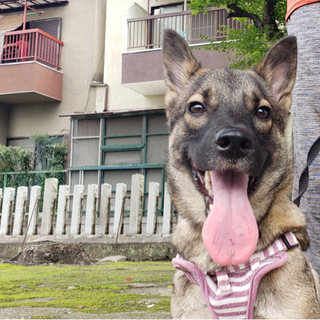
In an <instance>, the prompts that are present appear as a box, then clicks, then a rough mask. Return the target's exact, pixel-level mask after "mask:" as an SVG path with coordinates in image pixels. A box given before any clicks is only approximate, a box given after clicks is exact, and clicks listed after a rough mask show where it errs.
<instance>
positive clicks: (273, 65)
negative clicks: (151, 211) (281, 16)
mask: <svg viewBox="0 0 320 320" xmlns="http://www.w3.org/2000/svg"><path fill="white" fill-rule="evenodd" d="M296 61H297V44H296V38H295V37H286V38H283V39H282V40H281V41H279V42H278V43H276V44H275V45H274V46H273V47H272V48H271V49H270V50H269V52H268V53H267V55H266V56H265V58H264V59H263V60H262V61H261V63H260V64H259V65H258V66H257V67H256V68H255V69H252V70H247V71H241V70H236V69H226V68H224V69H217V70H208V69H203V68H201V66H200V64H199V63H198V62H197V61H196V60H195V59H194V57H193V55H192V53H191V50H190V49H189V46H188V44H187V43H186V42H185V40H184V39H183V38H182V37H180V36H179V35H178V34H177V33H176V32H174V31H172V30H167V31H166V33H165V36H164V43H163V62H164V70H165V80H166V84H167V86H168V91H167V94H166V105H167V118H168V122H169V126H170V129H171V135H170V139H169V151H168V165H167V173H168V182H169V186H170V189H171V194H172V197H173V200H174V203H175V205H176V207H177V209H178V211H179V213H181V214H182V216H183V217H184V218H186V219H187V220H190V221H191V222H192V224H193V225H194V226H195V228H201V230H202V240H203V243H204V245H205V247H206V249H207V251H208V252H209V254H210V256H211V258H212V259H213V260H214V261H215V262H217V263H218V264H221V265H230V264H239V263H243V262H245V261H246V260H248V259H249V258H250V256H251V255H252V253H253V252H254V250H255V248H256V245H257V242H258V237H259V231H258V226H257V223H259V222H260V221H261V220H262V219H264V218H265V216H266V214H267V212H268V209H269V207H270V204H271V202H272V201H273V199H274V197H275V194H276V192H277V190H278V189H277V188H278V187H279V185H281V184H283V181H284V180H285V179H286V177H285V175H286V174H288V167H290V166H291V164H290V160H289V156H288V151H287V145H286V142H285V138H284V129H285V125H286V121H287V116H288V111H289V109H290V106H291V90H292V88H293V85H294V80H295V74H296V63H297V62H296ZM290 170H291V169H290ZM290 174H291V171H290Z"/></svg>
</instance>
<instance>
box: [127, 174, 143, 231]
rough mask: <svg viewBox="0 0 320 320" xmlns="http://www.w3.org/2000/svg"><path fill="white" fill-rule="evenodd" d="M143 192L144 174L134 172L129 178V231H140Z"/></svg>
mask: <svg viewBox="0 0 320 320" xmlns="http://www.w3.org/2000/svg"><path fill="white" fill-rule="evenodd" d="M143 193H144V176H143V175H142V174H139V173H137V174H134V175H133V176H132V180H131V197H130V233H131V234H138V233H141V220H142V203H143Z"/></svg>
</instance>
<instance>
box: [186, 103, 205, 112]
mask: <svg viewBox="0 0 320 320" xmlns="http://www.w3.org/2000/svg"><path fill="white" fill-rule="evenodd" d="M188 110H189V112H190V113H194V114H201V113H204V112H206V111H207V109H206V108H205V107H204V106H203V105H202V104H201V103H199V102H191V103H190V104H189V107H188Z"/></svg>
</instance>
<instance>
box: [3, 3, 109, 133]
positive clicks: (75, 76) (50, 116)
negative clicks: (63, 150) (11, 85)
mask: <svg viewBox="0 0 320 320" xmlns="http://www.w3.org/2000/svg"><path fill="white" fill-rule="evenodd" d="M105 8H106V0H90V1H87V0H76V1H70V2H69V4H68V5H67V6H64V7H56V8H46V9H43V11H44V12H43V13H42V14H41V16H40V17H39V16H37V15H30V16H28V21H31V20H38V19H49V18H55V17H61V18H62V27H61V40H62V41H63V42H64V47H63V49H62V72H63V92H62V102H61V103H56V102H53V103H47V104H42V103H38V104H37V103H33V104H21V105H11V106H10V121H9V126H8V136H9V137H11V138H12V137H25V136H29V135H31V134H34V133H38V132H41V133H45V132H47V133H48V134H52V135H58V134H59V135H60V134H67V133H69V130H70V120H69V118H68V117H65V118H61V117H59V115H61V114H70V113H74V112H75V111H81V112H83V111H94V110H95V109H96V106H95V102H96V97H95V95H96V94H95V93H96V92H95V91H96V88H95V87H91V86H90V83H91V80H95V81H101V80H102V79H103V59H102V60H101V56H102V55H103V50H104V38H105V35H104V33H105V16H106V11H105ZM100 60H101V61H102V62H101V63H100V65H99V62H100Z"/></svg>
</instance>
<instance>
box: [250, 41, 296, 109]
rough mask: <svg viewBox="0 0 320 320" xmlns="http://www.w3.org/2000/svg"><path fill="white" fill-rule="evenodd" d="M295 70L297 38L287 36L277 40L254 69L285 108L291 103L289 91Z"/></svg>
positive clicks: (291, 87)
mask: <svg viewBox="0 0 320 320" xmlns="http://www.w3.org/2000/svg"><path fill="white" fill-rule="evenodd" d="M296 70H297V39H296V37H293V36H288V37H285V38H283V39H281V40H280V41H278V42H277V43H276V44H275V45H274V46H273V47H272V48H271V49H270V50H269V51H268V52H267V54H266V56H265V57H264V58H263V59H262V61H261V62H260V64H259V65H258V66H257V68H256V71H257V72H258V73H259V74H260V75H261V76H262V77H263V78H264V79H265V81H266V82H267V84H268V86H269V88H270V90H271V93H272V94H273V95H274V97H275V98H276V100H277V102H280V100H282V98H289V99H284V100H290V103H288V102H289V101H283V102H284V104H285V105H286V107H287V108H290V105H291V91H292V89H293V86H294V82H295V77H296Z"/></svg>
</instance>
